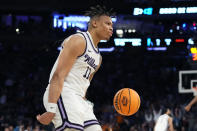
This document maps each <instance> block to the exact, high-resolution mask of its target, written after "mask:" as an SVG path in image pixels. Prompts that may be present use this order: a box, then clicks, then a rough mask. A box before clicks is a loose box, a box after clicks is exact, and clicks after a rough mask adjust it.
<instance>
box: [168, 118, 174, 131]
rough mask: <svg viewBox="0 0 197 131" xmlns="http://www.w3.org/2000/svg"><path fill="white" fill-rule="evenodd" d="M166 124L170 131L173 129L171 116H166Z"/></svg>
mask: <svg viewBox="0 0 197 131" xmlns="http://www.w3.org/2000/svg"><path fill="white" fill-rule="evenodd" d="M168 124H169V130H170V131H174V127H173V123H172V118H171V117H169V118H168Z"/></svg>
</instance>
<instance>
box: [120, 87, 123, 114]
mask: <svg viewBox="0 0 197 131" xmlns="http://www.w3.org/2000/svg"><path fill="white" fill-rule="evenodd" d="M122 92H123V90H122V91H121V92H120V98H119V105H120V111H121V113H122V108H121V102H120V100H121V96H122Z"/></svg>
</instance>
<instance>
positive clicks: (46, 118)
mask: <svg viewBox="0 0 197 131" xmlns="http://www.w3.org/2000/svg"><path fill="white" fill-rule="evenodd" d="M54 116H55V113H51V112H45V113H43V114H42V115H40V114H39V115H37V116H36V119H37V120H38V121H39V122H40V123H41V124H43V125H48V124H50V122H51V121H52V119H53V118H54Z"/></svg>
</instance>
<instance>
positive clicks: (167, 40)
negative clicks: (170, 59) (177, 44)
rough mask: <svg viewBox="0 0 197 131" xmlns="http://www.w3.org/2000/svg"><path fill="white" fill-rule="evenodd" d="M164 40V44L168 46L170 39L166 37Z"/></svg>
mask: <svg viewBox="0 0 197 131" xmlns="http://www.w3.org/2000/svg"><path fill="white" fill-rule="evenodd" d="M164 41H165V42H166V45H167V46H169V45H170V43H171V41H172V39H170V38H166V39H164Z"/></svg>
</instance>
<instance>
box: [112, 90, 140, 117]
mask: <svg viewBox="0 0 197 131" xmlns="http://www.w3.org/2000/svg"><path fill="white" fill-rule="evenodd" d="M114 100H115V101H114V103H113V104H114V107H115V109H116V111H117V112H118V113H119V114H121V115H124V116H130V115H133V114H135V113H136V112H137V111H138V110H139V107H140V104H141V100H140V97H139V95H138V93H137V92H136V91H135V90H133V89H130V88H123V89H121V90H119V91H118V92H117V93H116V95H115V96H114Z"/></svg>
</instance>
